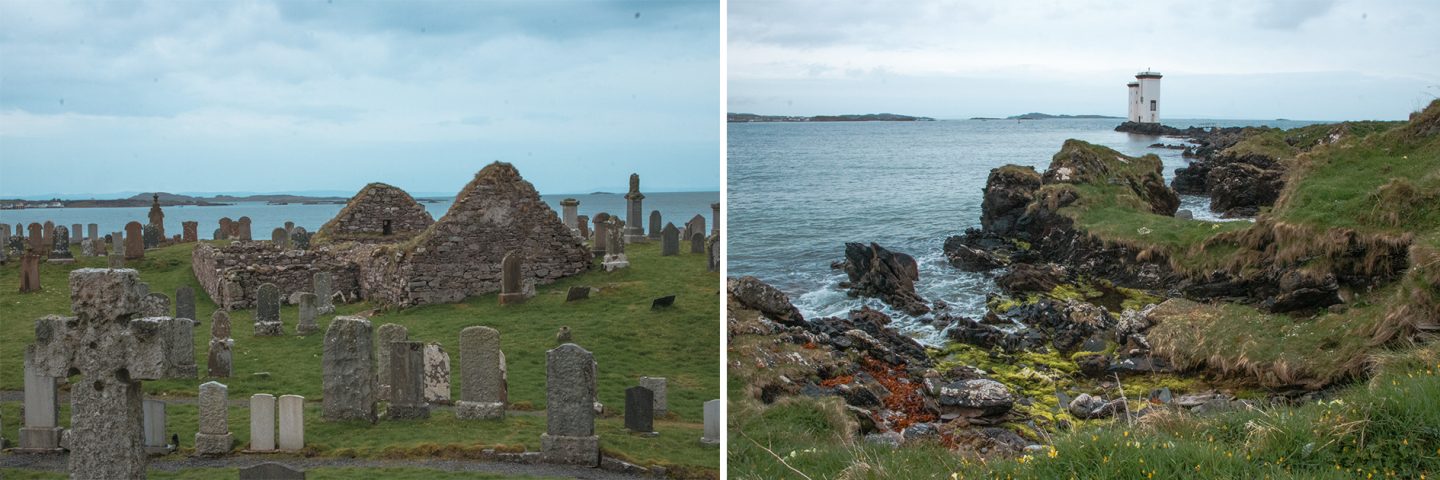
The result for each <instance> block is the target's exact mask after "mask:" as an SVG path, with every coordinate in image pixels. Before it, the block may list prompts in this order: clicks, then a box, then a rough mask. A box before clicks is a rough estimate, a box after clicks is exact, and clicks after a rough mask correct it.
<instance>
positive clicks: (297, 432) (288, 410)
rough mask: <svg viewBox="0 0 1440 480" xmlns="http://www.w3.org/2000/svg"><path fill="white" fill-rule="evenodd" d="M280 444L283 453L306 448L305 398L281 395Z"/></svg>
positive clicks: (279, 405)
mask: <svg viewBox="0 0 1440 480" xmlns="http://www.w3.org/2000/svg"><path fill="white" fill-rule="evenodd" d="M277 404H278V407H279V410H280V434H279V438H280V440H279V443H278V445H277V446H278V447H280V450H281V451H286V452H295V451H299V450H300V449H302V448H305V397H302V396H299V395H281V396H280V401H279V402H277Z"/></svg>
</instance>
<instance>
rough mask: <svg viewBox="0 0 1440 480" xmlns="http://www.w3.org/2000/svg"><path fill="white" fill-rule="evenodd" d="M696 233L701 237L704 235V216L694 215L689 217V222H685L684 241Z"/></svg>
mask: <svg viewBox="0 0 1440 480" xmlns="http://www.w3.org/2000/svg"><path fill="white" fill-rule="evenodd" d="M697 233H699V234H701V235H704V234H705V216H704V215H699V214H696V215H695V216H693V217H690V221H688V222H685V238H686V239H689V238H690V237H692V236H694V235H695V234H697Z"/></svg>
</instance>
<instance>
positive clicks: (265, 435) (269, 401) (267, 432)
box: [248, 393, 275, 452]
mask: <svg viewBox="0 0 1440 480" xmlns="http://www.w3.org/2000/svg"><path fill="white" fill-rule="evenodd" d="M248 451H251V452H273V451H275V396H274V395H271V394H268V393H257V394H254V395H251V396H250V449H249V450H248Z"/></svg>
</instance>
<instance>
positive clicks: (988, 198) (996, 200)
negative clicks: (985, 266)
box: [980, 165, 1040, 235]
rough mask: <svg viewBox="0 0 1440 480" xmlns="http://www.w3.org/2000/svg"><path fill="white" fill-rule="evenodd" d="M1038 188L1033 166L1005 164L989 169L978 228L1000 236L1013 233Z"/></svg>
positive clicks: (1038, 183) (1036, 174)
mask: <svg viewBox="0 0 1440 480" xmlns="http://www.w3.org/2000/svg"><path fill="white" fill-rule="evenodd" d="M1039 189H1040V174H1039V173H1037V172H1036V171H1035V169H1034V168H1033V167H1021V166H1016V165H1005V166H1003V167H999V168H995V169H992V170H990V176H989V178H987V179H986V180H985V191H984V199H983V200H982V201H981V202H980V226H981V228H983V229H985V230H986V231H989V232H995V233H998V234H1001V235H1005V234H1010V233H1013V232H1014V231H1015V229H1016V227H1018V226H1019V223H1020V217H1021V216H1023V215H1024V214H1025V207H1026V205H1028V204H1029V203H1030V201H1031V200H1034V199H1035V191H1036V190H1039Z"/></svg>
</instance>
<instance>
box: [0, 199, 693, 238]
mask: <svg viewBox="0 0 1440 480" xmlns="http://www.w3.org/2000/svg"><path fill="white" fill-rule="evenodd" d="M540 198H541V199H543V200H545V202H546V203H548V204H550V208H551V209H553V210H555V213H556V215H559V213H560V201H561V200H563V199H566V198H574V199H576V200H579V201H580V207H579V208H578V210H579V214H580V215H589V216H590V217H591V218H593V217H594V216H595V214H596V213H600V212H609V213H610V214H611V215H620V216H621V217H622V218H623V217H624V215H625V196H624V195H616V194H585V195H541V196H540ZM718 201H720V193H719V192H655V193H648V192H647V193H645V200H644V205H643V206H644V207H645V215H646V222H647V223H646V225H645V227H646V228H647V229H648V228H649V223H648V222H649V215H650V211H651V210H659V211H660V216H661V217H662V218H663V219H664V221H665V222H674V223H675V226H676V227H681V226H683V225H684V224H685V222H686V221H687V220H689V219H690V217H693V216H695V215H703V216H704V217H705V226H706V228H707V229H708V228H709V227H710V224H711V222H712V219H711V212H710V204H711V203H715V202H718ZM452 203H454V199H447V200H443V201H440V202H437V203H425V202H422V203H421V205H424V206H425V210H427V211H429V212H430V215H431V216H432V217H435V219H436V220H439V219H440V217H442V216H444V215H445V212H447V211H449V210H450V205H451V204H452ZM341 208H344V205H301V204H289V205H266V204H265V203H264V202H258V203H249V202H247V203H236V204H233V205H225V206H216V207H194V206H180V207H165V232H166V233H168V234H172V235H173V234H179V233H180V232H181V226H180V222H185V221H191V220H193V221H197V222H200V232H199V234H200V238H202V239H208V238H212V237H213V235H212V233H214V231H215V229H216V228H219V227H220V218H221V217H230V218H231V219H239V218H240V217H243V216H248V217H250V225H251V227H250V229H251V235H252V236H254V238H255V239H257V240H258V239H269V238H270V231H271V230H274V229H275V228H277V227H283V226H285V222H287V221H290V222H295V225H298V226H301V227H305V230H308V231H310V232H315V231H318V230H320V226H321V225H324V224H325V222H328V221H330V219H331V218H333V217H334V216H335V214H336V213H339V212H340V209H341ZM149 212H150V207H125V208H34V209H25V210H0V223H6V224H10V225H12V226H11V227H10V228H12V229H13V228H15V227H14V226H13V225H15V224H17V223H23V224H29V223H31V222H39V223H45V221H46V220H49V221H52V222H55V224H56V225H65V226H66V227H67V228H68V227H69V226H70V225H72V224H76V223H79V224H81V225H85V224H90V223H95V224H99V227H100V234H101V235H105V234H107V233H110V232H115V231H121V230H124V228H125V224H126V223H128V222H131V221H138V222H140V223H142V224H143V223H145V222H146V221H147V215H148V214H149ZM84 228H88V227H84ZM11 233H14V230H11ZM70 235H71V238H74V236H75V233H74V232H71V234H70Z"/></svg>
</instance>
